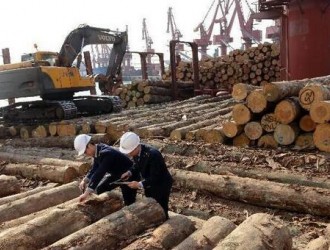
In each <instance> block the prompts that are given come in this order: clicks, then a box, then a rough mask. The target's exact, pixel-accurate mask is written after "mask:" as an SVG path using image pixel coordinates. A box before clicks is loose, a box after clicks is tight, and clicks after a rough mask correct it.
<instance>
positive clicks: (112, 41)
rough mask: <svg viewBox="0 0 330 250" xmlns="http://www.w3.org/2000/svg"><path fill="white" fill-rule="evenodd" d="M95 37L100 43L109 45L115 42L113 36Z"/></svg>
mask: <svg viewBox="0 0 330 250" xmlns="http://www.w3.org/2000/svg"><path fill="white" fill-rule="evenodd" d="M97 36H98V38H99V39H100V40H101V41H106V42H109V43H114V42H115V40H116V38H115V37H113V36H107V35H97Z"/></svg>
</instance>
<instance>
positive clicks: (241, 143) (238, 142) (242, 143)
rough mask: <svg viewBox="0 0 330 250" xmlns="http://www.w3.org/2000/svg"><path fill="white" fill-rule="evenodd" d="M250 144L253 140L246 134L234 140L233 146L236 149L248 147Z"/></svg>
mask: <svg viewBox="0 0 330 250" xmlns="http://www.w3.org/2000/svg"><path fill="white" fill-rule="evenodd" d="M250 143H251V140H250V139H249V137H247V135H246V134H245V133H244V132H243V133H241V134H239V135H238V136H235V137H234V138H233V146H235V147H242V148H244V147H248V146H249V145H250Z"/></svg>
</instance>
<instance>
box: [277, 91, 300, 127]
mask: <svg viewBox="0 0 330 250" xmlns="http://www.w3.org/2000/svg"><path fill="white" fill-rule="evenodd" d="M301 112H302V111H301V107H300V105H299V100H298V99H297V98H294V97H292V98H287V99H285V100H283V101H280V102H279V103H278V104H277V105H276V107H275V111H274V114H275V117H276V120H277V121H278V122H280V123H282V124H289V123H291V122H293V121H294V120H296V119H298V117H299V116H300V114H301Z"/></svg>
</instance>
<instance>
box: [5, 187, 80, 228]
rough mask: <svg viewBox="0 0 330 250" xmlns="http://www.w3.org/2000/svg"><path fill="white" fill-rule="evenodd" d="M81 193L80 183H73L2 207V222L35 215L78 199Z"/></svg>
mask: <svg viewBox="0 0 330 250" xmlns="http://www.w3.org/2000/svg"><path fill="white" fill-rule="evenodd" d="M80 194H81V191H80V190H79V188H78V182H76V181H75V182H71V183H68V184H65V185H62V186H59V187H55V188H53V189H51V190H45V191H42V192H39V193H36V194H33V195H30V196H28V197H26V198H22V199H19V200H16V201H14V202H12V203H10V204H4V205H1V206H0V222H4V221H8V220H12V219H15V218H18V217H21V216H24V215H27V214H30V213H34V212H37V211H40V210H42V209H45V208H47V207H50V206H54V205H57V204H60V203H62V202H64V201H67V200H71V199H73V198H75V197H78V196H79V195H80Z"/></svg>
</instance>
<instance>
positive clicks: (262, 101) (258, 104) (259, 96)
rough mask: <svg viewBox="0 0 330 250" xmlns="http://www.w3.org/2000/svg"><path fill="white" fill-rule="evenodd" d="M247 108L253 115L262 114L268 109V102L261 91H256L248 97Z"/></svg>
mask: <svg viewBox="0 0 330 250" xmlns="http://www.w3.org/2000/svg"><path fill="white" fill-rule="evenodd" d="M246 106H247V107H248V108H249V109H250V110H251V111H252V112H253V113H261V112H264V111H265V110H266V109H267V106H268V102H267V99H266V97H265V96H264V94H263V92H262V90H261V89H258V90H254V91H252V92H251V93H250V94H249V95H248V97H247V98H246Z"/></svg>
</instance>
